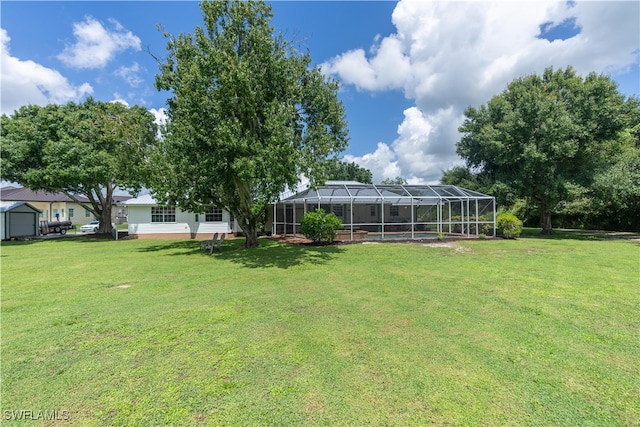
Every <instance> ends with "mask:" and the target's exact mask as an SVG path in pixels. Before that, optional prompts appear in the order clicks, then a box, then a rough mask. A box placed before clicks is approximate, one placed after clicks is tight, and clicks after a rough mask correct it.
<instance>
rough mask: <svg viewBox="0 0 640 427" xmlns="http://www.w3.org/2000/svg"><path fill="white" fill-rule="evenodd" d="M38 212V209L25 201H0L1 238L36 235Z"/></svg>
mask: <svg viewBox="0 0 640 427" xmlns="http://www.w3.org/2000/svg"><path fill="white" fill-rule="evenodd" d="M40 212H41V211H40V210H39V209H37V208H34V207H33V206H31V205H30V204H29V203H27V202H0V237H1V238H2V240H10V239H13V238H15V237H32V236H37V235H38V232H39V229H38V216H39V215H40Z"/></svg>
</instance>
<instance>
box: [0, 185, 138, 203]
mask: <svg viewBox="0 0 640 427" xmlns="http://www.w3.org/2000/svg"><path fill="white" fill-rule="evenodd" d="M76 197H77V198H78V200H79V201H80V202H81V203H89V199H88V198H86V197H84V196H81V195H76ZM130 198H131V196H129V195H114V196H113V201H114V203H119V202H124V201H126V200H129V199H130ZM0 199H2V200H4V201H22V202H70V203H74V202H75V200H72V199H71V198H70V197H69V196H67V195H66V194H64V193H51V192H49V191H33V190H31V189H30V188H27V187H13V186H6V187H2V188H0Z"/></svg>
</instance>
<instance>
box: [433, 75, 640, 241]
mask: <svg viewBox="0 0 640 427" xmlns="http://www.w3.org/2000/svg"><path fill="white" fill-rule="evenodd" d="M465 116H466V120H465V121H464V123H463V124H462V126H461V127H460V128H459V130H460V132H461V133H462V139H461V140H460V141H459V142H458V143H457V153H458V154H459V155H460V156H461V157H462V158H463V159H465V161H466V166H465V167H454V168H452V169H449V170H447V171H445V172H444V175H443V177H442V179H441V182H442V183H443V184H454V185H459V186H461V187H465V188H468V189H471V190H477V191H480V192H483V193H488V194H492V195H494V196H495V197H496V200H497V202H498V204H499V206H501V208H502V209H503V210H510V211H512V212H513V213H515V214H516V215H517V216H519V217H520V218H521V219H523V220H525V221H526V224H528V225H530V226H542V231H543V233H551V232H552V230H553V227H571V228H582V227H584V228H595V229H616V230H633V231H640V101H639V100H638V99H637V98H635V97H630V98H625V96H624V95H623V94H621V93H620V92H619V91H618V89H617V85H616V83H615V82H614V81H612V80H611V78H609V77H607V76H604V75H598V74H595V73H591V74H589V75H588V76H586V77H585V78H583V77H581V76H579V75H577V74H576V72H575V70H573V69H572V68H571V67H569V68H567V69H564V70H562V69H560V70H556V71H554V70H553V69H552V68H548V69H546V70H545V71H544V73H543V74H542V75H541V76H540V75H530V76H526V77H523V78H519V79H516V80H514V81H513V82H512V83H510V84H509V85H508V87H507V88H506V90H505V91H504V92H502V93H501V94H499V95H497V96H494V97H493V98H492V99H491V100H490V101H489V102H488V103H487V104H486V105H482V106H480V107H479V108H475V107H469V108H468V109H467V110H466V111H465Z"/></svg>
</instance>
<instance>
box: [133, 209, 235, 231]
mask: <svg viewBox="0 0 640 427" xmlns="http://www.w3.org/2000/svg"><path fill="white" fill-rule="evenodd" d="M128 208H129V221H128V223H129V234H130V235H144V234H168V235H170V234H192V235H194V234H213V233H231V232H232V231H233V230H231V228H230V227H229V213H228V212H225V211H223V212H222V221H221V222H204V221H203V220H204V214H197V215H198V219H199V221H198V222H196V214H194V213H192V212H184V211H181V210H180V209H177V208H176V221H175V222H151V206H135V205H129V207H128ZM168 237H170V236H168Z"/></svg>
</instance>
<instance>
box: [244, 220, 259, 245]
mask: <svg viewBox="0 0 640 427" xmlns="http://www.w3.org/2000/svg"><path fill="white" fill-rule="evenodd" d="M242 230H243V231H244V235H245V238H246V240H245V242H244V247H245V248H247V249H251V248H257V247H258V246H260V243H259V242H258V227H255V226H254V227H251V226H247V227H243V229H242Z"/></svg>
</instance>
